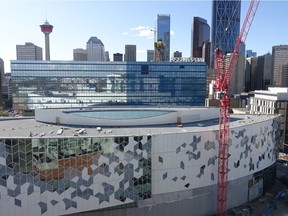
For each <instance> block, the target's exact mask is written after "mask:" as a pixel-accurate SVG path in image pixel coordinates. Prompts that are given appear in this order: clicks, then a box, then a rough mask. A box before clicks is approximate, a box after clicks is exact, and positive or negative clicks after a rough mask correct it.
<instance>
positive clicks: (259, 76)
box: [245, 53, 273, 92]
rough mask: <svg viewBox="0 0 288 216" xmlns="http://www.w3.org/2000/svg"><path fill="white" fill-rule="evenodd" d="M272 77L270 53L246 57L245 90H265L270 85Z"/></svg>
mask: <svg viewBox="0 0 288 216" xmlns="http://www.w3.org/2000/svg"><path fill="white" fill-rule="evenodd" d="M272 78H273V77H272V55H271V54H270V53H268V54H265V55H262V56H258V57H250V58H247V59H246V72H245V91H246V92H249V91H255V90H267V89H268V87H269V86H271V85H272Z"/></svg>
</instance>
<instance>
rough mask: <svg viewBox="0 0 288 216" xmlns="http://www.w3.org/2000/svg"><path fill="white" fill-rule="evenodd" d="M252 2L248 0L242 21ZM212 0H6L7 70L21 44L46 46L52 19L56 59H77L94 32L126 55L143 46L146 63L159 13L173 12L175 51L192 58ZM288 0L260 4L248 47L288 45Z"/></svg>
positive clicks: (2, 45)
mask: <svg viewBox="0 0 288 216" xmlns="http://www.w3.org/2000/svg"><path fill="white" fill-rule="evenodd" d="M249 3H250V1H243V0H242V7H241V24H242V22H243V20H244V18H245V15H246V12H247V9H248V6H249ZM211 7H212V3H211V1H210V0H209V1H208V0H201V1H200V0H199V1H196V0H190V1H176V0H175V1H174V0H170V1H169V0H168V1H167V0H166V1H154V0H146V1H138V0H130V1H111V0H108V1H99V0H90V1H80V0H60V1H55V0H50V1H48V0H47V1H41V0H38V1H36V0H34V1H27V0H18V1H15V0H0V9H1V13H0V29H1V31H0V32H1V37H0V38H1V40H0V58H2V59H3V60H4V62H5V71H6V72H9V71H10V60H14V59H16V45H17V44H25V42H32V43H34V44H35V45H37V46H40V47H42V48H43V57H44V56H45V55H44V44H45V43H44V34H43V33H42V32H41V31H40V27H39V25H41V24H43V23H44V22H45V20H46V18H47V20H48V21H49V23H50V24H52V25H53V26H54V29H53V32H52V33H51V35H50V56H51V60H72V59H73V49H75V48H86V42H87V41H88V39H89V38H90V37H91V36H96V37H98V38H99V39H101V40H102V42H103V43H104V45H105V50H106V51H109V53H110V58H112V59H113V53H117V52H119V53H124V49H125V44H135V45H136V46H137V60H138V61H146V50H147V49H153V40H154V39H153V32H152V31H151V30H150V29H152V28H155V27H156V16H157V14H170V16H171V31H172V36H171V41H170V43H171V45H170V50H171V52H174V51H180V52H182V54H183V56H184V57H189V56H190V49H191V48H190V47H191V39H190V38H191V24H192V18H193V17H194V16H199V17H202V18H204V19H206V20H207V22H208V24H209V25H210V26H211ZM287 20H288V1H267V0H262V1H261V2H260V5H259V8H258V11H257V14H256V17H255V19H254V22H253V25H252V27H251V30H250V33H249V35H248V37H247V40H246V49H252V50H253V51H256V52H257V53H258V55H263V54H265V53H267V52H272V46H274V45H280V44H288V28H287Z"/></svg>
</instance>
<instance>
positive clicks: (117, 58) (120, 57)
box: [113, 53, 123, 62]
mask: <svg viewBox="0 0 288 216" xmlns="http://www.w3.org/2000/svg"><path fill="white" fill-rule="evenodd" d="M113 61H114V62H116V61H117V62H122V61H123V54H122V53H114V54H113Z"/></svg>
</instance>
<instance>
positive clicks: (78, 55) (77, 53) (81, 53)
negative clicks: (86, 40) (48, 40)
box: [73, 48, 88, 61]
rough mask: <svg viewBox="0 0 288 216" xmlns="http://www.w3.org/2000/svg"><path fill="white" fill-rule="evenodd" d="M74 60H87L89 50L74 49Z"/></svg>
mask: <svg viewBox="0 0 288 216" xmlns="http://www.w3.org/2000/svg"><path fill="white" fill-rule="evenodd" d="M73 60H74V61H87V60H88V57H87V50H86V49H82V48H77V49H73Z"/></svg>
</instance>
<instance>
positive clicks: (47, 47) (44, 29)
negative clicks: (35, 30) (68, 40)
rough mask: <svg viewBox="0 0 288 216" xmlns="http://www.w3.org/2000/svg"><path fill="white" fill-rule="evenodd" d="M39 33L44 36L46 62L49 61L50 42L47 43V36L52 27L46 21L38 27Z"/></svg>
mask: <svg viewBox="0 0 288 216" xmlns="http://www.w3.org/2000/svg"><path fill="white" fill-rule="evenodd" d="M40 28H41V31H42V32H43V33H44V35H45V58H46V61H49V60H50V44H49V43H50V42H49V34H50V33H51V32H52V30H53V26H52V25H50V24H49V22H48V21H47V20H46V22H45V23H44V24H43V25H40Z"/></svg>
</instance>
